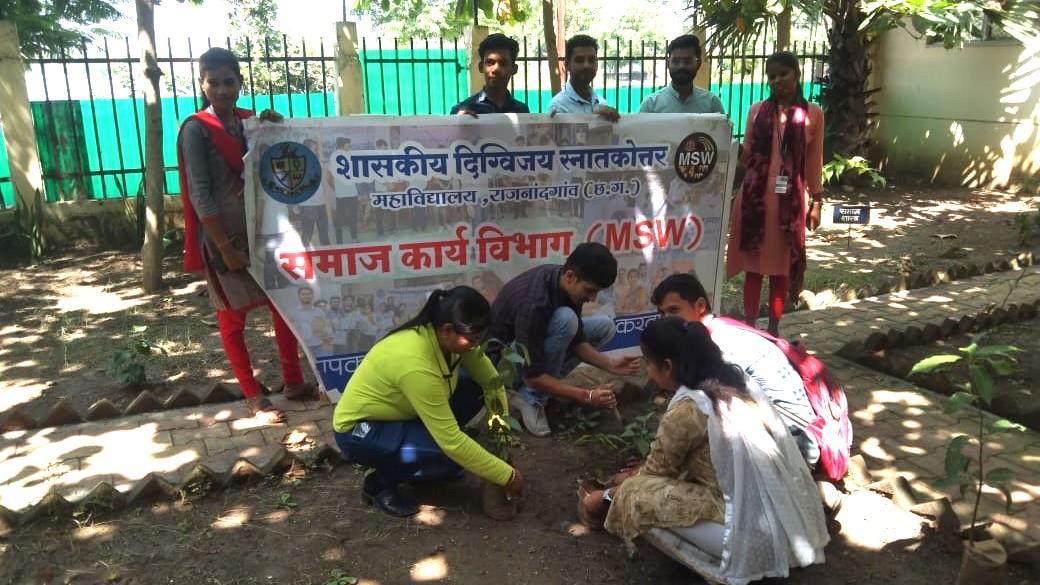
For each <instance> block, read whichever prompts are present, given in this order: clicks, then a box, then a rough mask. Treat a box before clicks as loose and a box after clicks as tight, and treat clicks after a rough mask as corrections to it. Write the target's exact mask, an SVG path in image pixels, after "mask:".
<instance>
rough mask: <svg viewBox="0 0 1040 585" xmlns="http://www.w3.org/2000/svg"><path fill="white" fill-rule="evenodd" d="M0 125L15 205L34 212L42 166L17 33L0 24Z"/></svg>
mask: <svg viewBox="0 0 1040 585" xmlns="http://www.w3.org/2000/svg"><path fill="white" fill-rule="evenodd" d="M0 121H2V122H3V125H4V144H5V146H6V147H7V159H8V161H9V163H10V165H11V182H12V184H13V185H14V188H15V196H16V197H17V204H18V205H19V206H20V207H22V209H35V208H36V205H37V204H38V203H41V202H40V201H38V200H39V198H40V197H41V194H42V193H43V166H42V165H41V164H40V151H39V149H38V147H37V145H36V132H35V131H34V130H33V121H32V113H31V112H30V110H29V93H28V91H27V90H26V88H25V63H24V62H23V61H22V55H21V50H20V48H19V45H18V29H17V28H16V27H15V25H14V23H13V22H8V21H0Z"/></svg>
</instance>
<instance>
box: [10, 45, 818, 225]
mask: <svg viewBox="0 0 1040 585" xmlns="http://www.w3.org/2000/svg"><path fill="white" fill-rule="evenodd" d="M518 40H519V41H520V54H519V56H518V59H517V62H518V65H519V72H518V74H517V75H516V76H515V77H514V78H513V81H512V89H513V91H514V93H515V94H516V95H517V97H518V99H521V100H523V101H525V102H526V103H527V104H528V106H529V107H530V109H531V111H532V112H546V111H547V110H548V107H549V101H550V99H551V97H552V96H551V91H550V82H549V69H548V65H549V62H548V57H547V55H546V51H545V47H544V44H543V42H542V40H541V39H528V38H523V39H518ZM223 42H224V43H225V44H224V46H226V47H230V48H232V50H234V51H235V52H236V53H238V54H239V55H240V58H241V64H242V76H243V80H244V83H243V86H244V87H243V97H242V99H241V100H240V104H241V105H242V106H243V107H248V108H251V109H253V110H256V111H260V110H263V109H266V108H272V109H275V110H277V111H278V112H280V113H282V114H283V115H285V116H288V117H316V116H321V117H324V116H334V115H336V107H335V103H336V101H335V91H336V87H337V75H338V65H337V63H336V57H335V55H336V52H337V51H336V47H335V46H334V45H332V44H328V43H327V42H325V41H323V40H320V39H319V40H317V41H313V40H312V41H310V42H308V41H306V40H296V41H293V40H290V39H289V38H288V37H286V36H284V35H282V36H280V37H271V38H267V39H260V40H254V39H243V40H241V41H235V40H234V39H223ZM212 45H213V43H212V42H211V41H210V40H207V41H206V43H205V44H204V46H200V45H199V44H194V45H193V44H192V41H191V40H190V39H186V40H185V41H183V42H181V41H177V40H167V41H166V42H164V43H161V44H160V47H159V55H158V61H159V65H160V68H161V69H162V70H163V73H164V75H163V81H162V82H161V88H160V97H161V105H162V108H163V126H164V132H163V137H164V138H163V144H164V163H165V170H166V175H165V177H166V186H167V190H166V191H167V192H168V193H176V192H177V191H178V189H179V187H178V182H177V179H176V139H177V130H178V128H179V125H180V123H181V122H182V121H183V120H184V119H185V118H186V117H187V116H188V115H190V114H191V113H193V112H195V111H196V110H197V109H198V107H199V105H200V87H199V85H198V71H197V59H198V57H199V54H200V53H201V52H202V51H204V50H205V49H208V48H209V47H210V46H212ZM771 45H772V41H771V39H768V38H766V37H763V38H762V39H760V40H759V41H757V42H755V43H749V44H748V45H746V46H743V47H723V48H713V49H711V50H710V52H709V54H708V55H707V63H708V65H707V67H708V73H709V75H708V77H709V82H708V83H709V89H710V90H711V91H713V92H715V93H716V94H717V95H719V97H720V98H721V100H722V103H723V106H724V108H725V109H726V112H727V113H728V114H729V116H730V118H731V119H732V120H733V122H734V128H735V130H734V133H735V136H736V137H737V138H739V137H741V136H742V135H743V130H744V124H745V120H746V116H747V108H748V107H749V106H750V104H751V103H753V102H755V101H759V100H761V99H764V98H765V97H766V96H767V95H768V88H767V86H766V83H765V60H766V58H767V57H768V55H769V54H771V53H772V50H771ZM665 47H666V43H665V42H664V41H663V40H661V41H646V40H640V41H632V40H624V39H618V38H612V39H602V40H600V68H599V73H598V75H597V77H596V79H595V81H594V87H595V88H596V89H597V91H598V92H600V94H601V96H602V97H603V98H604V99H605V100H606V101H607V102H608V103H610V104H611V105H612V106H614V107H616V108H617V109H618V110H619V111H621V112H622V113H627V112H635V111H638V110H639V105H640V104H641V103H642V101H643V100H644V99H645V98H646V96H648V95H650V94H651V93H653V92H654V91H657V90H659V89H661V88H662V87H664V86H666V85H667V84H668V83H669V78H668V68H667V64H666V63H665V55H664V53H665ZM793 48H794V52H795V53H796V54H797V55H798V56H799V57H800V58H801V60H802V67H803V71H802V73H803V75H802V79H803V81H804V83H805V91H806V94H807V97H808V98H809V99H816V98H817V97H818V95H819V90H820V86H819V79H820V77H822V75H823V73H824V70H823V66H824V63H825V60H826V50H825V49H826V48H825V46H824V45H822V44H815V43H796V44H795V46H794V47H793ZM359 53H360V54H359V57H360V61H361V67H362V86H363V92H364V96H365V107H366V112H368V113H371V114H384V115H419V114H433V115H436V114H446V113H447V112H448V111H449V110H450V108H451V107H452V106H453V105H454V104H455V103H458V102H459V101H461V100H463V99H465V98H466V97H467V96H468V95H469V81H468V80H469V76H468V69H467V63H468V60H467V55H466V54H465V51H464V50H463V49H460V42H459V40H458V39H435V40H430V39H410V40H399V39H394V40H393V41H392V42H390V41H384V40H383V39H374V40H369V39H361V43H360V47H359ZM29 66H30V69H29V72H28V73H27V82H28V85H29V87H30V93H31V100H32V103H31V104H30V105H31V109H32V113H33V119H34V124H35V127H36V136H37V142H38V145H39V149H40V158H41V162H42V163H43V170H44V179H45V184H46V192H47V200H48V201H68V200H74V199H106V198H122V197H133V196H136V195H138V194H139V193H141V192H142V186H141V185H142V180H143V177H144V158H145V157H144V101H143V96H142V92H141V88H140V87H139V85H140V81H139V80H140V77H139V73H140V63H139V60H138V56H137V52H136V49H134V48H133V46H132V45H131V43H130V40H129V39H125V38H124V39H119V40H115V39H102V40H100V41H99V42H98V43H96V44H94V45H89V46H88V45H84V46H83V47H81V48H80V50H79V51H76V52H74V53H73V54H69V53H62V54H59V55H50V56H46V57H43V58H37V59H32V60H30V62H29ZM4 162H5V161H3V160H0V191H2V190H3V189H4V188H5V182H6V183H8V185H7V186H6V188H7V189H8V190H9V189H10V185H9V182H10V179H9V177H8V176H7V175H3V174H2V172H3V171H4V170H6V169H5V168H4V167H5V164H3V163H4ZM3 194H4V195H5V197H3V198H0V209H3V208H7V207H9V206H10V205H11V203H12V201H13V200H12V199H11V198H9V197H6V195H7V192H6V191H3Z"/></svg>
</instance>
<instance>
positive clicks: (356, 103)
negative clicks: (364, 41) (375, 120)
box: [336, 22, 365, 116]
mask: <svg viewBox="0 0 1040 585" xmlns="http://www.w3.org/2000/svg"><path fill="white" fill-rule="evenodd" d="M336 44H337V49H336V68H337V69H338V72H339V76H338V77H337V79H336V83H337V86H336V111H337V112H338V113H339V115H340V116H349V115H351V114H364V113H365V79H364V76H363V72H362V71H361V58H360V55H359V53H358V45H359V44H360V43H359V39H358V34H357V24H355V23H353V22H339V23H336Z"/></svg>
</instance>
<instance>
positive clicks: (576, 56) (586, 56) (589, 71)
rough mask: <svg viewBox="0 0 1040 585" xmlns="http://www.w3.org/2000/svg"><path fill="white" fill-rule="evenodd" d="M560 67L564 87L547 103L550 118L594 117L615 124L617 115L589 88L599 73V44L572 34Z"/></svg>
mask: <svg viewBox="0 0 1040 585" xmlns="http://www.w3.org/2000/svg"><path fill="white" fill-rule="evenodd" d="M563 65H564V68H566V70H567V84H566V85H564V86H563V90H562V91H560V93H558V94H556V95H555V96H553V99H552V101H551V102H549V113H550V115H555V114H597V115H599V116H600V117H602V118H603V119H605V120H609V121H611V122H617V121H618V119H619V118H620V117H621V114H619V113H618V111H617V110H615V109H614V108H612V107H610V106H608V105H607V102H606V100H604V99H603V98H601V97H600V96H599V94H597V93H596V90H595V89H593V88H592V82H593V81H594V80H595V79H596V72H597V71H598V70H599V44H598V43H597V42H596V39H594V38H592V37H590V36H588V35H574V36H573V37H571V38H569V39H567V44H566V45H565V48H564V58H563Z"/></svg>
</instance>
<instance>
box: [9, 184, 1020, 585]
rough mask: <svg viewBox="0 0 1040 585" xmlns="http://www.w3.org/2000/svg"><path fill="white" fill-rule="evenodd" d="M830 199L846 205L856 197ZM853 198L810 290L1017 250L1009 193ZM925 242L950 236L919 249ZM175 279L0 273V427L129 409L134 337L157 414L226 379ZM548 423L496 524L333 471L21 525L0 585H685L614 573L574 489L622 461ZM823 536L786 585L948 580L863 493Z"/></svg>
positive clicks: (816, 259) (207, 328)
mask: <svg viewBox="0 0 1040 585" xmlns="http://www.w3.org/2000/svg"><path fill="white" fill-rule="evenodd" d="M842 197H843V198H844V199H849V200H853V201H850V202H857V201H858V196H857V195H855V194H843V195H842ZM863 199H864V200H869V201H870V202H871V203H872V205H873V206H874V208H875V210H877V211H876V212H875V215H874V223H873V225H871V226H870V227H867V228H857V230H858V232H859V233H858V234H857V235H855V237H854V238H853V239H852V245H851V247H850V248H847V247H846V239H845V235H846V230H845V228H825V229H823V230H821V231H820V232H818V233H817V234H814V235H813V236H811V237H810V239H809V249H810V252H809V253H810V261H809V272H808V274H807V278H806V281H807V283H808V284H809V285H810V287H815V288H816V289H817V290H818V289H822V288H826V287H831V286H835V285H836V284H838V283H842V282H846V283H850V284H862V283H866V282H873V281H874V280H876V279H881V278H887V277H889V276H894V275H895V274H896V273H897V272H898V268H899V261H900V258H902V257H903V256H909V257H910V259H911V261H912V263H913V264H914V267H915V268H924V267H927V266H930V265H935V266H940V265H945V264H946V263H948V262H949V260H948V259H947V258H945V257H944V255H945V256H951V257H956V258H957V260H958V261H962V262H976V261H977V262H986V261H989V260H992V259H994V257H1001V256H1005V257H1006V256H1009V255H1011V254H1013V253H1017V252H1018V251H1019V250H1020V249H1022V246H1023V243H1022V242H1020V241H1019V238H1018V234H1017V231H1016V230H1015V228H1014V225H1013V223H1014V217H1015V216H1016V214H1018V213H1021V212H1025V211H1026V210H1028V209H1030V207H1031V206H1034V205H1035V204H1034V203H1033V201H1032V200H1031V199H1030V198H1029V197H1027V196H1024V195H1010V194H1000V193H988V192H979V191H970V190H937V189H927V190H925V189H920V190H919V189H896V190H893V191H885V192H883V193H872V194H870V195H869V196H864V197H863ZM940 233H942V234H948V233H953V234H956V235H957V238H956V239H951V238H947V239H939V238H935V237H932V236H933V235H935V234H940ZM1035 244H1036V242H1035V241H1033V242H1026V243H1025V245H1026V246H1030V245H1032V246H1035ZM954 248H956V249H954ZM178 264H179V260H178V259H176V258H168V263H167V274H168V275H169V276H168V277H167V284H168V287H169V288H168V289H167V290H166V291H165V292H164V293H162V294H160V295H152V296H145V295H142V294H141V293H140V292H139V289H138V288H137V284H138V280H139V275H140V262H139V260H138V259H137V256H136V255H135V254H133V253H129V252H118V251H117V252H111V251H99V250H69V251H65V252H63V253H60V254H56V255H55V256H53V257H51V258H49V259H47V260H45V261H44V262H42V263H40V264H38V265H36V266H33V267H15V268H9V269H4V270H0V278H2V279H3V281H4V282H6V283H7V286H6V287H4V288H3V289H2V290H0V315H2V317H3V318H2V320H0V412H6V411H9V410H10V409H11V408H12V407H15V406H20V407H22V408H24V409H25V411H26V412H27V413H28V414H30V415H32V416H35V417H37V418H39V417H41V416H42V415H43V414H44V413H45V412H46V411H47V410H48V409H49V408H50V407H51V406H53V405H54V404H55V403H56V402H57V401H58V400H59V399H62V398H64V399H67V400H68V401H70V402H71V403H72V404H73V405H74V407H76V408H77V409H80V410H81V411H85V409H86V408H87V407H88V406H89V405H90V404H91V403H93V402H94V401H96V400H98V399H99V398H108V399H110V400H112V401H113V402H116V403H117V404H120V405H125V404H126V403H128V402H129V400H131V399H132V397H133V395H134V394H135V392H133V393H131V392H129V391H128V390H127V389H125V388H123V387H122V384H121V383H120V382H118V381H116V380H114V379H113V378H111V377H110V376H108V375H106V374H105V373H104V371H103V370H104V368H105V366H106V365H107V363H108V361H109V360H110V359H111V356H112V353H113V352H114V351H115V350H116V349H118V348H120V347H122V346H124V345H125V344H126V343H128V341H129V340H130V339H129V338H130V337H132V336H133V334H132V331H133V328H134V327H135V326H147V329H146V330H144V331H143V332H139V333H137V334H136V335H138V336H140V337H143V338H145V339H147V340H148V341H149V342H151V343H152V344H154V345H156V346H157V347H160V348H162V349H163V350H165V354H164V355H153V356H151V357H149V358H147V360H146V364H147V365H146V367H147V372H148V377H149V379H151V380H154V381H156V382H162V385H161V386H159V387H157V388H156V390H155V391H156V392H157V393H160V395H161V396H164V395H167V394H168V393H169V392H173V391H175V390H177V389H180V388H189V389H192V390H195V391H196V392H199V393H201V392H202V391H204V390H205V388H206V387H208V386H209V385H210V384H212V383H213V382H216V381H221V380H226V381H230V380H231V374H230V371H229V368H228V366H227V364H226V361H225V360H224V358H223V356H222V352H221V350H220V340H219V336H218V334H217V330H216V327H215V323H214V320H213V312H212V310H211V309H210V308H209V304H208V300H207V299H206V298H205V297H204V296H199V295H198V294H197V293H198V292H199V291H201V290H202V288H203V285H202V283H201V281H200V280H198V279H197V278H195V277H192V276H186V275H183V274H181V273H180V272H179V270H178ZM852 281H855V282H852ZM727 290H729V291H730V293H729V299H730V300H729V302H730V303H734V302H739V293H737V294H736V295H734V291H739V283H737V284H736V285H730V287H729V288H728V289H727ZM733 299H736V300H735V301H734V300H733ZM252 323H253V325H252V327H251V328H250V330H249V333H248V337H247V342H248V343H249V344H250V347H251V348H252V350H253V355H254V363H255V364H256V366H257V368H258V375H259V377H260V379H261V381H263V382H265V383H267V384H268V385H270V386H276V385H277V383H278V372H277V359H276V357H275V354H274V346H273V339H271V337H272V333H271V328H270V318H269V317H268V316H267V315H265V314H264V311H255V312H254V313H253V321H252ZM1023 337H1025V336H1023ZM650 398H651V397H649V396H646V395H636V396H635V397H629V399H628V400H626V402H625V404H624V405H623V407H622V410H623V414H624V417H625V420H626V421H631V420H633V419H634V418H635V417H636V416H638V415H641V414H643V413H645V412H648V411H649V410H650V409H651V408H652V407H651V406H649V404H651V402H650ZM657 408H660V406H658V407H657ZM557 414H560V416H558V419H559V420H558V421H557V422H558V424H561V425H563V426H564V427H566V428H564V429H561V430H562V432H561V433H558V435H557V436H555V437H554V438H551V439H541V440H540V439H531V438H528V437H525V438H524V439H523V443H524V445H525V448H523V449H519V450H517V451H516V454H515V461H516V464H517V465H518V466H519V467H520V468H522V469H524V471H525V476H526V477H527V478H528V481H529V489H528V494H529V495H528V496H527V497H526V498H525V499H524V501H523V507H522V509H521V511H520V514H519V516H518V517H517V518H516V519H515V520H514V521H512V522H504V523H503V522H495V521H493V520H490V519H488V518H486V517H485V516H484V515H483V514H482V513H481V511H480V509H479V503H478V502H479V498H478V497H477V495H478V487H479V486H478V484H477V482H476V481H475V480H473V479H472V478H470V479H467V480H466V482H463V483H459V484H454V485H448V486H430V487H427V488H425V489H422V490H419V492H418V495H419V497H420V501H421V502H422V503H424V504H426V505H427V506H429V507H428V508H425V509H424V512H423V513H422V514H421V515H420V516H419V517H417V518H415V519H412V520H396V519H391V518H388V517H386V516H384V515H382V514H381V513H379V512H376V511H373V510H372V509H370V508H366V507H364V506H362V505H361V504H360V503H359V500H358V490H359V483H360V478H361V475H360V471H359V470H357V469H354V468H353V467H352V466H350V465H341V466H337V467H336V468H335V469H334V470H332V471H328V470H324V469H313V470H310V472H309V476H308V478H307V479H305V480H299V479H297V480H293V481H289V480H287V479H285V478H272V479H269V480H267V481H265V482H263V483H261V484H258V485H253V486H244V487H237V488H232V489H229V490H227V491H221V492H217V493H211V494H208V495H207V496H206V497H202V498H200V499H198V500H197V501H195V502H180V503H156V504H154V505H152V506H150V507H139V508H134V509H130V510H125V511H120V512H115V513H113V514H111V515H110V517H82V516H80V517H77V518H75V519H74V520H73V521H68V520H61V521H54V522H37V523H35V524H33V525H30V526H28V527H24V528H21V529H19V530H17V531H15V532H13V533H11V534H8V535H6V536H2V537H0V583H15V584H19V585H20V584H23V583H25V584H52V583H55V584H56V583H117V584H119V583H121V584H136V585H142V584H144V585H151V584H155V583H189V584H196V583H197V584H214V585H216V584H231V583H241V584H245V583H300V584H303V583H307V584H311V583H316V584H319V585H342V584H346V583H351V582H352V581H351V580H349V579H347V578H346V577H347V576H353V577H358V578H360V579H361V581H360V582H361V583H367V584H369V585H372V584H376V583H378V584H382V585H390V584H392V585H397V584H400V583H411V582H446V583H488V582H494V583H503V584H512V583H551V584H555V583H619V584H627V583H630V584H636V585H638V584H646V585H650V584H672V583H674V584H678V583H684V584H685V583H691V582H696V579H695V578H694V577H693V575H692V574H691V573H689V572H688V571H686V570H685V569H683V568H682V567H680V566H679V565H677V564H676V563H674V562H672V561H671V560H669V559H667V558H665V557H664V556H663V555H661V554H660V553H658V552H656V551H655V550H653V549H650V548H647V547H643V548H641V549H640V551H639V554H638V556H637V557H636V559H635V560H629V559H627V558H626V555H625V551H624V547H623V546H622V545H621V543H620V542H619V541H617V540H616V539H615V538H613V537H611V536H610V535H607V534H604V533H600V532H591V533H590V532H587V531H586V530H585V529H584V528H582V527H581V526H580V525H578V524H576V514H575V512H574V509H575V488H576V485H575V480H576V479H577V478H579V477H581V476H583V475H596V476H600V477H605V476H606V475H609V474H610V473H611V472H612V471H614V470H616V469H617V468H618V467H619V466H620V465H621V464H622V463H623V462H624V460H625V458H626V457H627V456H628V455H629V454H628V453H621V452H618V451H615V450H613V449H611V448H609V447H607V446H606V444H607V443H609V442H610V441H609V440H606V439H603V438H602V436H605V435H611V434H618V433H619V432H620V431H621V428H620V425H619V424H618V423H617V421H615V420H613V417H612V416H609V415H608V416H602V417H600V418H599V419H597V420H594V421H589V420H585V419H580V418H576V417H574V416H573V415H572V416H570V417H569V418H568V417H565V416H563V414H566V413H557ZM648 432H652V422H651V425H650V426H649V427H648ZM582 435H587V436H588V438H587V439H581V438H580V437H581V436H582ZM579 443H581V444H579ZM839 524H840V531H839ZM831 528H832V536H833V537H832V542H831V544H830V545H829V547H828V549H827V558H828V563H827V564H826V565H825V566H820V567H813V568H809V569H805V570H799V571H796V572H795V574H794V575H792V577H791V578H790V579H789V580H787V581H786V582H789V583H799V584H800V583H805V584H809V583H813V584H822V585H829V584H846V583H900V584H909V585H915V584H920V585H934V584H938V583H952V582H953V581H954V579H955V574H956V572H957V567H958V564H959V558H960V549H959V545H958V544H957V543H956V542H953V541H951V540H950V539H949V538H948V537H943V536H941V535H938V534H932V533H930V532H929V531H928V530H926V529H925V528H924V527H923V525H922V520H921V519H920V518H918V517H916V516H914V515H912V514H909V513H906V512H903V511H902V510H900V509H899V508H897V507H896V506H895V505H894V504H892V503H891V502H890V501H889V500H887V499H885V498H884V497H882V496H880V495H877V494H873V493H871V492H865V491H858V492H854V493H852V494H849V495H848V496H847V502H846V505H845V506H844V507H843V508H842V512H841V514H839V516H838V517H837V522H836V523H833V524H832V526H831ZM339 577H342V578H339ZM1026 582H1027V577H1026V573H1024V572H1023V569H1021V568H1013V569H1012V579H1011V580H1010V583H1012V584H1013V585H1018V584H1020V583H1026Z"/></svg>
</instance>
